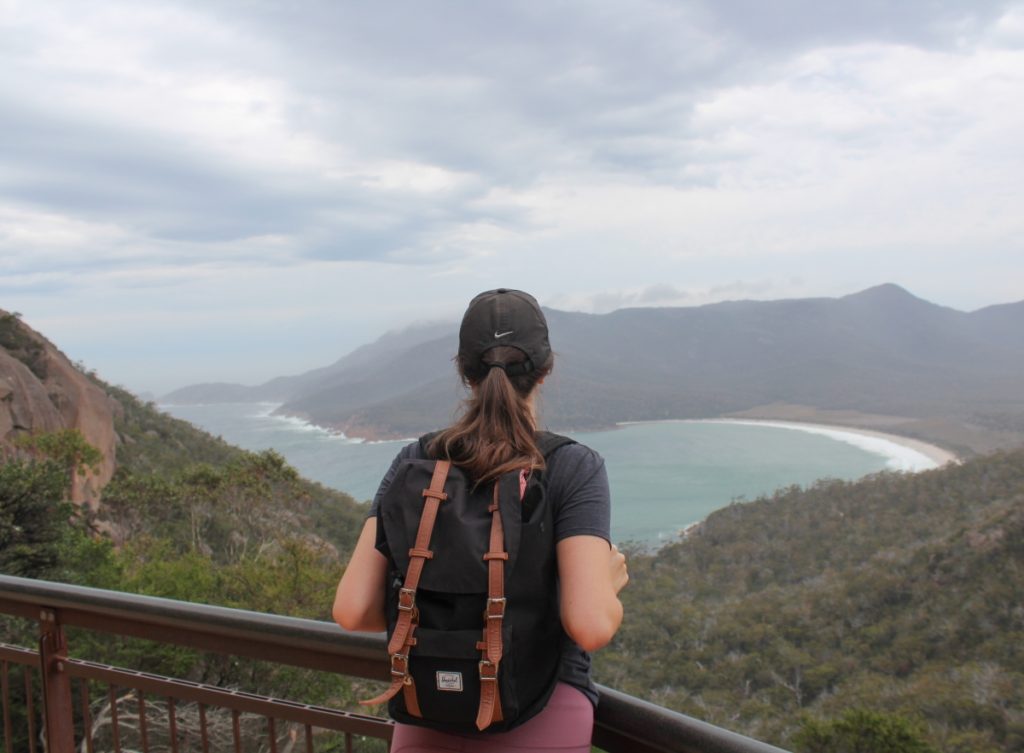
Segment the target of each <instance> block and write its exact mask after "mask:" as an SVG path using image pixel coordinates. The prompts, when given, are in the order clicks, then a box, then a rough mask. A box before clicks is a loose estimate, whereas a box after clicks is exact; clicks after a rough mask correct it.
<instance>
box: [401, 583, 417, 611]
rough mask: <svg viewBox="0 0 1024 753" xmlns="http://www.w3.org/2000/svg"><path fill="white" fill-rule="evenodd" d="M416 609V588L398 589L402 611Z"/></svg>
mask: <svg viewBox="0 0 1024 753" xmlns="http://www.w3.org/2000/svg"><path fill="white" fill-rule="evenodd" d="M414 609H416V589H415V588H400V589H398V610H399V611H400V612H411V611H413V610H414Z"/></svg>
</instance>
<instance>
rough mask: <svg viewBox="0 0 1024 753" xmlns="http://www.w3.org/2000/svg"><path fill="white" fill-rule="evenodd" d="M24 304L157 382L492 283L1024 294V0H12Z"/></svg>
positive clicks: (589, 293)
mask: <svg viewBox="0 0 1024 753" xmlns="http://www.w3.org/2000/svg"><path fill="white" fill-rule="evenodd" d="M0 61H2V65H0V308H2V309H5V310H7V311H17V312H19V313H20V314H21V315H22V317H23V319H24V320H25V321H26V322H27V323H28V324H30V325H31V326H33V327H35V328H36V329H38V330H39V331H41V332H42V333H43V334H45V335H46V336H47V337H49V338H50V339H51V340H52V341H53V342H55V343H56V344H57V345H58V346H59V347H60V348H61V349H62V350H63V351H64V352H65V353H66V354H67V355H68V356H69V357H71V358H72V360H75V361H78V362H80V363H82V364H84V365H85V366H86V367H87V368H91V369H95V370H96V371H97V372H98V373H99V375H100V376H101V377H103V378H105V379H107V380H108V381H111V382H114V383H116V384H120V385H123V386H126V387H128V388H129V389H132V390H134V391H136V392H141V393H151V394H155V395H161V394H164V393H166V392H168V391H170V390H172V389H175V388H177V387H181V386H184V385H187V384H193V383H197V382H209V381H229V382H241V383H244V384H258V383H261V382H263V381H265V380H267V379H269V378H271V377H274V376H279V375H283V374H291V373H300V372H303V371H305V370H308V369H310V368H314V367H317V366H323V365H326V364H328V363H331V362H333V361H335V360H336V359H337V358H338V357H340V356H341V355H343V354H344V353H346V352H349V351H351V350H352V349H354V348H355V347H357V346H359V345H361V344H364V343H366V342H369V341H372V340H374V339H376V338H377V337H378V336H380V335H381V334H383V333H384V332H386V331H389V330H394V329H401V328H404V327H407V326H409V325H411V324H413V323H416V322H421V321H431V322H433V321H440V320H449V319H450V320H456V319H457V318H458V317H459V316H460V315H461V312H462V311H463V309H464V307H465V305H466V303H467V302H468V301H469V299H470V298H471V297H472V296H473V295H474V294H476V293H477V292H479V291H481V290H486V289H491V288H495V287H515V288H521V289H525V290H528V291H530V292H532V293H533V294H534V295H535V296H536V297H537V298H538V299H539V300H540V301H541V303H542V304H544V305H546V306H549V307H552V308H561V309H569V310H577V311H588V312H594V313H602V312H606V311H611V310H614V309H617V308H621V307H625V306H667V305H671V306H695V305H702V304H705V303H710V302H715V301H721V300H735V299H776V298H793V297H809V296H828V297H835V296H842V295H847V294H850V293H854V292H857V291H859V290H862V289H864V288H867V287H871V286H873V285H877V284H881V283H885V282H893V283H897V284H899V285H902V286H903V287H905V288H907V289H908V290H909V291H911V292H912V293H914V294H915V295H917V296H919V297H921V298H924V299H927V300H929V301H932V302H935V303H939V304H941V305H945V306H950V307H953V308H956V309H959V310H963V311H972V310H976V309H978V308H982V307H984V306H988V305H992V304H998V303H1007V302H1013V301H1019V300H1022V299H1024V138H1021V134H1022V133H1024V0H1022V1H1021V2H989V1H988V0H961V1H955V0H901V1H900V2H898V3H893V2H888V1H886V2H882V0H862V1H861V2H855V3H852V2H849V0H776V1H774V2H763V0H676V1H673V2H668V1H662V0H585V1H584V0H520V1H519V2H514V3H482V2H478V1H477V0H461V1H460V0H452V1H448V2H441V1H440V0H395V1H393V2H388V3H356V2H346V1H344V0H324V1H321V0H299V1H298V2H294V3H276V2H269V0H245V1H244V2H243V1H242V0H238V1H237V2H228V1H221V0H201V1H200V0H195V1H192V0H147V2H145V3H138V2H134V1H133V0H90V2H88V3H82V2H80V0H47V2H38V0H29V1H23V0H0Z"/></svg>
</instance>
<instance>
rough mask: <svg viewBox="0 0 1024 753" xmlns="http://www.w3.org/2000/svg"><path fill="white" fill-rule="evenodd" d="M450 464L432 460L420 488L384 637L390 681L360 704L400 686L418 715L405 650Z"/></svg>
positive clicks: (411, 641) (390, 695)
mask: <svg viewBox="0 0 1024 753" xmlns="http://www.w3.org/2000/svg"><path fill="white" fill-rule="evenodd" d="M451 465H452V464H451V461H448V460H438V461H437V462H436V463H435V464H434V473H433V475H432V476H431V478H430V486H429V487H427V488H426V489H424V490H423V496H424V497H425V498H426V502H424V503H423V512H422V513H421V514H420V524H419V528H418V529H417V531H416V541H415V543H414V544H413V546H412V548H411V549H410V550H409V568H408V570H406V573H405V582H404V583H403V584H402V588H401V589H399V591H398V619H397V621H396V622H395V631H394V632H393V633H392V634H391V640H390V641H388V655H389V656H390V659H391V685H390V687H388V689H387V690H385V691H384V692H383V693H381V694H380V695H379V696H377V697H376V698H371V699H370V700H368V701H360V702H359V703H360V704H362V705H363V706H372V705H374V704H377V703H384V702H385V701H389V700H391V699H392V698H394V697H395V696H396V695H397V694H398V691H400V690H401V691H403V694H404V697H405V709H406V711H408V712H409V713H410V714H411V715H412V716H422V714H421V713H420V704H419V701H418V699H417V697H416V685H415V684H414V683H413V679H412V675H410V674H409V651H410V650H411V649H412V647H413V646H415V645H416V638H415V637H414V634H415V632H416V625H417V623H418V621H419V612H418V611H417V609H416V589H417V588H419V584H420V576H421V575H422V574H423V565H424V563H425V562H426V561H427V560H428V559H432V558H433V557H434V553H433V552H432V551H430V549H428V548H427V547H429V546H430V536H431V535H432V534H433V532H434V523H436V522H437V510H438V508H439V507H440V506H441V502H443V501H444V500H446V499H448V495H447V494H445V492H444V482H445V479H447V478H448V471H449V470H450V469H451Z"/></svg>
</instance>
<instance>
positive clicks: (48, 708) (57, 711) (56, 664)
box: [39, 609, 75, 753]
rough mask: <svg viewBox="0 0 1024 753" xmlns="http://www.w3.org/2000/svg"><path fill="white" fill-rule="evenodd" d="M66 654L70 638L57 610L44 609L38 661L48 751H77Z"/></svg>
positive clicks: (59, 752) (71, 752) (65, 752)
mask: <svg viewBox="0 0 1024 753" xmlns="http://www.w3.org/2000/svg"><path fill="white" fill-rule="evenodd" d="M67 658H68V644H67V639H66V638H65V637H64V631H63V629H62V628H61V625H60V622H58V621H57V612H56V611H55V610H53V609H43V610H42V612H41V613H40V615H39V661H40V664H41V669H42V677H43V715H44V717H45V721H46V751H47V753H74V750H75V722H74V716H73V713H74V712H73V710H72V709H73V706H72V701H71V677H70V676H69V675H68V673H67V672H66V671H65V662H66V661H67Z"/></svg>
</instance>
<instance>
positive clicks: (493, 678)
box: [480, 659, 498, 682]
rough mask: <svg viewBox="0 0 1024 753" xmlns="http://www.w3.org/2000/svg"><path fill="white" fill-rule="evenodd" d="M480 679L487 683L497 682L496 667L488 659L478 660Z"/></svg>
mask: <svg viewBox="0 0 1024 753" xmlns="http://www.w3.org/2000/svg"><path fill="white" fill-rule="evenodd" d="M480 679H481V680H482V681H483V680H486V681H487V682H497V681H498V665H497V664H495V663H494V662H492V661H491V660H489V659H481V660H480Z"/></svg>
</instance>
